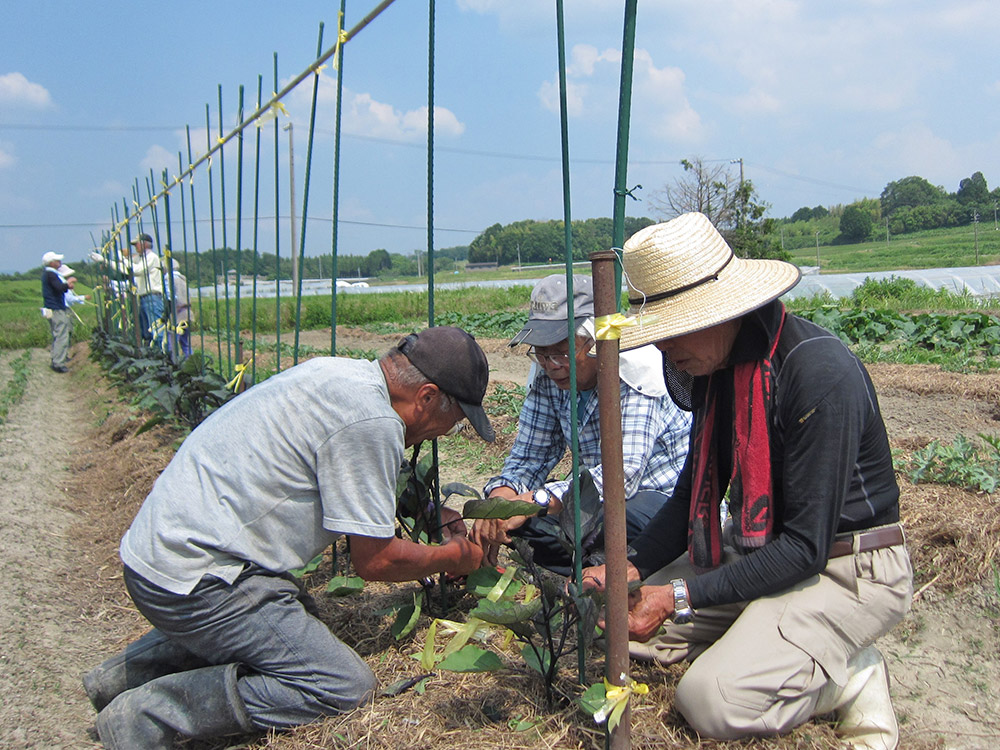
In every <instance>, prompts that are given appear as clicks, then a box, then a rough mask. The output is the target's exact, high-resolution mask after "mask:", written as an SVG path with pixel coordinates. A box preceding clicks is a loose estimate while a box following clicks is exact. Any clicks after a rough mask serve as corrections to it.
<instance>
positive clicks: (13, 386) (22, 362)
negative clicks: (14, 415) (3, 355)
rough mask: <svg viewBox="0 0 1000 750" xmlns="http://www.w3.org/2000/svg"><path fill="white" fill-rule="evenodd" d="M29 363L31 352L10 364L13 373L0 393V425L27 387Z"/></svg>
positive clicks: (26, 352)
mask: <svg viewBox="0 0 1000 750" xmlns="http://www.w3.org/2000/svg"><path fill="white" fill-rule="evenodd" d="M30 362H31V350H30V349H29V350H27V351H25V352H24V353H23V354H22V355H21V356H20V357H17V358H15V359H13V360H11V362H10V368H11V370H12V371H13V372H12V374H11V376H10V379H9V380H8V381H7V384H6V385H5V386H4V389H3V392H0V424H3V423H4V422H6V421H7V414H8V413H9V412H10V407H12V406H14V405H15V404H18V403H20V402H21V399H22V398H24V391H25V389H26V388H27V386H28V364H29V363H30Z"/></svg>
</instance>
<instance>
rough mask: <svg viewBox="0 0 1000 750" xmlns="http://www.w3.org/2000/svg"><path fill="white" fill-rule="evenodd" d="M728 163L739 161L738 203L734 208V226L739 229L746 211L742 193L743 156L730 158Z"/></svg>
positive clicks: (744, 197)
mask: <svg viewBox="0 0 1000 750" xmlns="http://www.w3.org/2000/svg"><path fill="white" fill-rule="evenodd" d="M729 163H730V164H736V163H739V165H740V204H739V206H738V207H737V209H736V228H737V229H739V228H741V227H742V226H743V214H744V213H746V204H747V199H746V196H745V195H744V194H743V157H742V156H741V157H740V158H739V159H730V160H729Z"/></svg>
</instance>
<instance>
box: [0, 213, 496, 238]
mask: <svg viewBox="0 0 1000 750" xmlns="http://www.w3.org/2000/svg"><path fill="white" fill-rule="evenodd" d="M278 219H280V220H285V221H287V220H288V217H287V216H279V217H278ZM257 220H258V221H274V216H258V217H257ZM308 220H309V221H319V222H324V223H327V224H332V223H333V219H332V218H330V217H327V216H310V217H309V218H308ZM211 221H212V219H198V220H197V223H199V224H208V223H211ZM216 221H221V219H216ZM226 221H235V219H227V220H226ZM243 221H244V222H247V221H251V219H249V218H244V219H243ZM339 221H340V223H341V224H350V225H352V226H361V227H379V228H381V229H419V230H420V231H423V232H425V231H427V227H426V226H418V225H416V224H389V223H382V222H376V221H351V220H349V219H340V220H339ZM106 226H108V222H106V221H102V222H66V223H53V224H0V229H90V228H100V227H106ZM434 231H436V232H459V233H463V234H477V235H478V234H480V233H481V232H482V231H483V230H482V229H460V228H458V227H442V226H438V225H435V226H434Z"/></svg>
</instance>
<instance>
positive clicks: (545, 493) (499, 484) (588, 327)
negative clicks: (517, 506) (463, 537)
mask: <svg viewBox="0 0 1000 750" xmlns="http://www.w3.org/2000/svg"><path fill="white" fill-rule="evenodd" d="M567 297H568V294H567V286H566V276H565V274H553V275H551V276H546V277H545V278H543V279H542V280H540V281H539V282H538V283H537V284H535V287H534V289H532V291H531V308H530V312H529V315H528V320H527V322H526V323H525V324H524V327H523V328H522V329H521V331H520V332H518V334H517V335H516V336H514V338H513V339H512V340H511V342H510V346H512V347H513V346H517V345H519V344H527V345H528V346H529V347H530V348H529V349H528V352H527V354H528V357H529V358H530V359H531V360H532V361H533V362H535V363H536V365H537V369H536V371H534V373H533V374H534V377H533V378H532V381H531V383H530V384H529V387H528V394H527V396H526V397H525V400H524V405H523V407H522V408H521V414H520V416H519V417H518V430H517V438H516V439H515V441H514V445H513V446H512V447H511V451H510V455H509V456H508V457H507V459H506V460H505V461H504V465H503V469H502V470H501V472H500V474H499V475H498V476H496V477H493V478H492V479H490V480H489V481H488V482H487V483H486V487H485V489H484V494H486V495H487V496H489V497H505V498H508V499H514V498H516V499H519V500H523V501H524V502H525V503H526V507H527V508H529V510H528V511H526V513H525V515H523V516H515V517H514V518H511V519H508V520H499V519H490V520H485V519H484V520H479V521H476V523H475V525H474V526H473V528H472V538H473V540H475V541H478V542H480V543H481V544H483V549H484V550H485V552H486V557H487V560H488V561H489V562H491V563H493V564H495V563H496V555H497V546H498V545H499V544H502V543H508V542H510V541H511V539H510V537H511V536H519V537H521V538H523V539H524V540H525V541H526V542H528V544H529V545H530V546H531V548H532V550H533V552H534V557H533V559H534V561H535V562H536V563H537V564H539V565H541V566H542V567H545V568H548V569H549V570H552V571H554V572H556V573H558V574H560V575H564V576H569V575H571V574H572V572H573V560H572V556H571V554H570V553H569V552H568V551H567V550H566V549H565V548H564V547H563V546H562V544H561V543H560V542H559V532H558V527H559V526H562V527H563V528H566V527H567V526H568V525H569V524H567V523H565V522H562V523H561V522H560V521H558V520H556V518H555V516H557V515H558V514H559V513H560V512H562V511H563V507H564V506H570V507H569V509H568V510H566V511H565V512H566V513H568V514H572V506H571V501H572V499H573V492H572V488H571V482H570V480H569V479H561V478H560V479H550V477H549V473H550V472H551V471H552V470H553V469H554V468H555V466H556V464H557V463H558V462H559V460H560V459H561V458H562V457H563V455H564V454H565V453H566V450H567V448H568V447H569V445H570V442H571V441H570V435H571V430H572V424H571V420H572V412H573V410H576V413H577V420H578V438H579V439H578V443H579V459H580V466H581V467H582V468H583V469H584V470H586V471H588V472H589V474H590V477H591V478H592V479H593V488H592V490H593V491H594V492H596V493H598V495H599V496H603V489H604V472H603V470H602V467H601V425H600V414H599V410H598V408H597V392H596V390H595V389H596V387H597V359H596V355H595V354H594V351H593V348H594V287H593V282H592V280H591V279H590V277H589V276H582V275H578V274H575V275H574V276H573V300H572V305H573V318H574V323H575V325H576V327H577V336H576V342H575V343H576V351H575V354H576V386H577V398H576V399H573V398H572V397H571V396H570V393H569V389H570V373H569V365H570V359H569V354H568V353H567V352H568V351H569V304H570V303H569V302H567ZM620 375H621V382H620V389H621V390H620V393H621V412H622V439H623V444H624V448H625V451H624V452H625V465H624V474H625V498H626V501H627V502H626V506H625V513H626V524H627V526H628V536H629V538H631V537H634V536H638V534H639V533H640V532H641V531H642V530H643V528H645V526H646V524H647V523H648V522H649V519H650V518H652V517H653V515H655V514H656V512H657V511H658V510H659V509H660V507H661V506H662V505H663V503H665V502H666V500H667V498H668V497H669V496H670V493H671V492H673V489H674V483H675V482H676V481H677V476H678V475H679V474H680V471H681V467H682V466H683V465H684V457H685V456H686V455H687V446H688V434H689V433H690V431H691V419H690V417H689V415H688V414H686V413H685V412H682V411H681V410H680V409H678V408H677V407H676V406H675V405H674V403H673V402H672V401H671V400H670V399H669V398H668V397H667V390H666V386H665V384H664V382H663V367H662V358H661V357H660V353H659V352H658V351H656V349H655V348H654V347H651V346H647V347H642V348H640V349H636V350H634V351H631V352H627V353H625V354H623V355H622V357H621V361H620ZM589 487H590V485H589V484H584V485H583V486H582V487H581V492H583V491H584V490H585V489H586V488H589ZM595 499H597V498H595ZM581 503H582V504H584V505H585V501H584V500H583V498H581ZM585 507H586V506H585ZM539 513H542V515H541V516H539ZM598 515H599V516H600V515H601V514H598ZM564 521H565V519H564ZM598 528H600V527H598ZM593 537H594V538H592V539H591V538H586V539H584V540H583V551H584V555H585V556H586V555H588V554H593V553H595V552H599V551H601V550H602V548H603V546H604V545H603V532H602V531H599V530H597V529H595V532H594V534H593ZM587 564H590V563H587Z"/></svg>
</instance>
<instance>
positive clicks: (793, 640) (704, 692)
mask: <svg viewBox="0 0 1000 750" xmlns="http://www.w3.org/2000/svg"><path fill="white" fill-rule="evenodd" d="M855 549H856V547H855ZM735 557H736V553H735V552H733V551H731V550H729V551H727V556H726V560H727V561H731V560H732V559H734V558H735ZM695 575H696V574H695V572H694V570H693V568H692V567H691V565H690V562H689V561H688V558H687V555H684V556H683V557H681V558H679V559H678V560H675V561H674V562H673V563H671V564H670V565H668V566H667V567H665V568H663V569H662V570H660V571H658V572H656V573H654V574H653V575H651V576H650V577H649V578H648V579H647V581H646V583H647V584H653V585H663V584H666V583H668V582H669V581H670V579H672V578H688V579H690V578H693V577H694V576H695ZM912 593H913V571H912V568H911V566H910V557H909V555H908V554H907V552H906V547H905V545H897V546H895V547H886V548H883V549H878V550H873V551H870V552H862V553H856V554H854V555H846V556H844V557H837V558H833V559H831V560H830V561H829V563H828V564H827V566H826V569H825V570H824V571H823V572H822V573H820V574H818V575H815V576H812V577H811V578H808V579H806V580H805V581H802V582H801V583H800V584H798V585H797V586H794V587H792V588H790V589H788V590H786V591H784V592H782V593H780V594H774V595H772V596H766V597H763V598H761V599H757V600H755V601H752V602H741V603H738V604H730V605H726V606H721V607H705V608H702V609H699V610H697V612H696V616H695V619H694V621H693V622H692V623H689V624H687V625H674V624H673V623H671V622H669V621H668V622H667V623H665V631H664V632H661V634H659V635H656V636H654V637H653V638H652V639H650V640H649V641H647V642H646V643H638V642H635V641H633V642H631V643H629V651H630V653H631V655H632V656H633V658H637V659H644V660H656V661H659V662H661V663H663V664H675V663H677V662H680V661H682V660H684V659H687V660H689V661H691V662H692V664H691V666H690V667H689V668H688V670H687V672H685V674H684V676H683V677H682V678H681V680H680V683H679V684H678V686H677V698H676V705H677V709H678V711H680V712H681V714H682V715H683V716H684V718H685V719H686V720H687V721H688V723H689V724H690V725H691V726H692V727H693V728H694V729H695V730H697V731H698V732H699V734H701V735H702V736H704V737H712V738H715V739H736V738H739V737H745V736H748V735H769V734H780V733H782V732H787V731H789V730H791V729H793V728H795V727H796V726H798V725H799V724H802V723H804V722H806V721H808V720H809V719H810V718H811V717H812V716H814V715H815V708H816V701H817V699H818V697H819V693H820V690H821V689H822V688H823V687H824V686H825V685H826V684H827V683H828V682H830V681H833V682H835V683H836V684H837V685H841V686H843V685H844V684H845V683H846V680H847V662H848V661H849V660H850V659H851V658H852V657H854V656H855V655H856V654H857V653H858V652H859V651H860V650H861V649H862V648H864V647H865V646H867V645H870V644H871V643H872V642H873V641H874V640H875V639H876V638H878V637H879V636H881V635H884V634H885V633H886V632H888V631H889V630H890V629H891V628H892V627H893V626H894V625H895V624H896V623H898V622H899V621H900V620H901V619H902V618H903V616H904V615H905V614H906V612H907V611H908V610H909V608H910V600H911V598H912Z"/></svg>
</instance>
